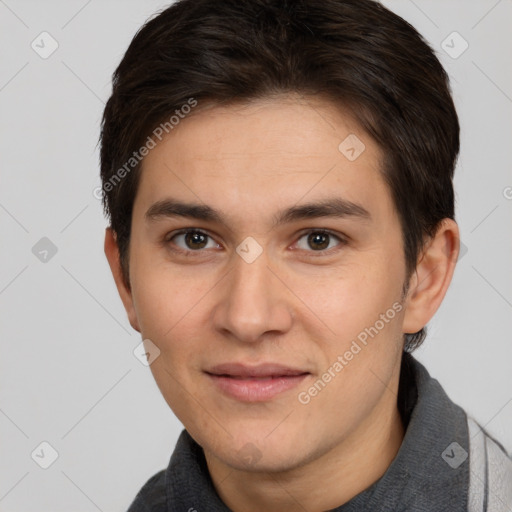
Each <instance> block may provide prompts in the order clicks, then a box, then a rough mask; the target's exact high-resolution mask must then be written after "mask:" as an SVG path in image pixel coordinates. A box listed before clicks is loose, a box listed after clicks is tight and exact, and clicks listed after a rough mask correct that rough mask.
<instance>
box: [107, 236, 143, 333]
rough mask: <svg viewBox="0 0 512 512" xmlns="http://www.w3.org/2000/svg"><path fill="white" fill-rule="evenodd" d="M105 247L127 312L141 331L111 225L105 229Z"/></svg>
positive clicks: (135, 326) (131, 322) (130, 319)
mask: <svg viewBox="0 0 512 512" xmlns="http://www.w3.org/2000/svg"><path fill="white" fill-rule="evenodd" d="M104 249H105V256H106V257H107V260H108V264H109V266H110V270H111V272H112V276H113V277H114V281H115V283H116V287H117V291H118V292H119V296H120V297H121V300H122V301H123V305H124V309H125V310H126V313H127V315H128V320H129V321H130V325H131V326H132V327H133V328H134V329H135V330H136V331H138V332H140V326H139V322H138V319H137V313H136V311H135V307H134V305H133V298H132V292H131V290H130V289H129V288H128V287H127V286H126V283H125V282H124V279H123V272H122V269H121V260H120V257H119V247H118V245H117V240H116V236H115V233H114V231H113V230H112V228H110V227H108V228H106V230H105V243H104Z"/></svg>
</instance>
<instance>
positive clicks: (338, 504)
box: [101, 0, 512, 512]
mask: <svg viewBox="0 0 512 512" xmlns="http://www.w3.org/2000/svg"><path fill="white" fill-rule="evenodd" d="M101 137H102V139H101V143H102V146H101V175H102V180H103V192H104V206H105V211H106V213H107V214H108V216H109V218H110V227H109V228H108V229H107V231H106V237H105V252H106V255H107V258H108V261H109V263H110V266H111V269H112V273H113V276H114V279H115V282H116V285H117V288H118V290H119V293H120V296H121V299H122V301H123V304H124V306H125V308H126V311H127V314H128V317H129V320H130V323H131V325H132V327H133V328H134V329H136V330H137V331H138V332H140V333H141V336H142V338H143V340H144V344H145V347H146V351H147V357H148V361H149V362H150V367H151V370H152V373H153V375H154V377H155V380H156V382H157V384H158V386H159V388H160V390H161V392H162V394H163V396H164V398H165V399H166V401H167V403H168V404H169V406H170V407H171V409H172V410H173V412H174V413H175V414H176V416H177V417H178V419H179V420H180V421H181V422H182V423H183V425H184V427H185V430H184V431H183V432H182V434H181V436H180V439H179V441H178V443H177V446H176V448H175V451H174V453H173V455H172V457H171V460H170V464H169V467H168V468H167V469H166V470H163V471H161V472H159V473H158V474H156V475H155V476H154V477H152V478H151V479H150V480H149V481H148V482H147V483H146V485H145V486H144V487H143V489H142V490H141V491H140V492H139V493H138V495H137V496H136V498H135V500H134V502H133V503H132V505H131V507H130V509H129V510H130V512H135V511H146V510H147V511H149V510H151V511H162V512H163V511H194V510H197V511H201V510H208V511H227V510H232V511H235V512H245V511H266V512H272V511H277V510H279V511H282V510H289V511H296V510H297V511H299V510H300V511H303V510H308V511H315V512H317V511H318V512H319V511H324V510H337V511H343V512H347V511H350V512H351V511H361V510H372V511H397V510H403V511H406V510H407V511H409V510H410V511H415V512H417V511H427V510H428V511H436V512H439V511H444V510H446V511H448V510H449V511H451V512H455V511H461V512H462V511H466V510H471V511H480V510H489V511H490V510H496V511H497V510H500V511H501V510H503V511H505V510H510V509H511V508H512V462H511V460H510V459H509V457H508V455H507V454H506V453H505V450H504V449H503V448H502V447H501V445H499V444H498V443H497V442H496V441H494V440H493V439H491V438H490V437H489V436H488V435H487V434H486V433H485V432H484V431H483V430H482V429H481V428H480V427H479V426H478V425H477V424H476V423H475V422H474V421H473V420H471V419H469V418H468V417H467V415H466V414H465V412H464V411H463V410H462V409H461V408H460V407H458V406H457V405H455V404H454V403H452V402H451V401H450V400H449V398H448V397H447V396H446V394H445V393H444V391H443V390H442V388H441V387H440V385H439V384H438V382H437V381H435V380H434V379H432V378H431V377H430V376H429V374H428V372H427V370H426V369H425V368H424V367H423V366H422V365H421V364H420V363H418V362H417V361H416V360H415V359H414V358H413V357H412V355H411V354H410V352H411V351H412V350H414V348H416V347H417V346H419V345H420V344H421V343H422V341H423V340H424V338H425V334H426V331H425V325H426V324H427V323H428V321H429V320H430V319H431V318H432V316H433V315H434V313H435V311H436V310H437V309H438V307H439V305H440V304H441V302H442V300H443V298H444V296H445V293H446V290H447V288H448V286H449V284H450V281H451V278H452V275H453V272H454V268H455V265H456V261H457V256H458V252H459V231H458V227H457V224H456V222H455V220H454V199H453V185H452V178H453V171H454V167H455V162H456V158H457V154H458V151H459V124H458V119H457V114H456V112H455V108H454V105H453V102H452V99H451V95H450V91H449V85H448V79H447V75H446V73H445V71H444V70H443V68H442V66H441V65H440V63H439V61H438V60H437V58H436V57H435V55H434V54H433V52H432V50H431V49H430V47H429V46H428V45H427V44H426V43H425V41H424V40H423V39H422V38H421V36H419V34H418V33H417V32H416V31H415V30H414V29H413V28H412V27H411V26H410V25H409V24H408V23H406V22H405V21H404V20H402V19H401V18H400V17H398V16H396V15H395V14H393V13H391V12H390V11H388V10H386V9H385V8H384V7H382V6H381V5H380V4H378V3H375V2H373V1H370V0H363V1H362V0H347V1H344V0H326V1H322V2H315V1H314V0H301V1H300V0H299V1H296V2H290V1H284V0H244V1H240V0H236V1H235V0H221V1H218V2H215V3H212V2H208V1H206V0H182V1H180V2H178V3H176V4H173V5H172V6H171V7H169V8H168V9H167V10H165V11H163V12H162V13H161V14H160V15H158V16H157V17H155V18H154V19H152V20H151V21H149V22H148V23H147V24H146V25H145V26H144V27H143V28H142V29H141V30H140V31H139V32H138V34H137V35H136V36H135V38H134V40H133V41H132V43H131V45H130V47H129V48H128V50H127V52H126V54H125V56H124V58H123V60H122V62H121V64H120V65H119V67H118V69H117V70H116V73H115V75H114V87H113V94H112V97H111V98H110V100H109V101H108V103H107V106H106V108H105V113H104V119H103V128H102V136H101Z"/></svg>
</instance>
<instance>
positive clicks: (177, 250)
mask: <svg viewBox="0 0 512 512" xmlns="http://www.w3.org/2000/svg"><path fill="white" fill-rule="evenodd" d="M189 233H195V234H201V235H205V236H207V237H208V238H210V239H211V240H214V241H215V239H214V238H213V237H212V236H211V235H210V234H208V233H207V232H206V231H203V230H202V229H195V228H185V229H181V230H179V231H176V232H172V233H169V234H167V235H166V236H165V238H164V244H165V245H166V246H167V247H168V248H169V249H170V250H171V251H173V252H175V253H178V254H185V255H187V256H189V255H190V256H192V255H196V254H197V255H199V254H200V253H202V252H204V249H197V250H185V249H181V248H176V247H172V239H173V238H175V237H177V236H179V235H186V234H189ZM312 233H315V234H322V235H329V236H330V237H333V238H335V239H337V240H338V245H336V246H335V247H331V248H330V249H325V250H318V251H314V250H306V249H294V250H298V251H305V252H307V253H309V255H310V256H313V257H315V258H316V257H322V256H330V255H331V254H332V252H333V251H337V250H340V249H341V247H343V246H344V245H346V244H347V243H348V242H347V240H346V239H345V238H344V237H342V236H340V235H339V234H337V233H334V232H332V231H330V230H328V229H323V228H319V229H308V230H307V231H304V232H301V233H300V235H299V237H298V239H297V241H296V242H295V244H296V243H297V242H298V241H299V240H300V239H301V238H303V237H304V236H307V235H310V234H312ZM216 243H217V242H216ZM295 244H294V245H295Z"/></svg>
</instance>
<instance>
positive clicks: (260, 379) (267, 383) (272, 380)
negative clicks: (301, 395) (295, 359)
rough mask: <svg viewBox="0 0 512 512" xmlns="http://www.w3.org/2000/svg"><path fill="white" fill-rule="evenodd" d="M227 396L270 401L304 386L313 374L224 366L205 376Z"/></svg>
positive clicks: (281, 368) (268, 367) (272, 366)
mask: <svg viewBox="0 0 512 512" xmlns="http://www.w3.org/2000/svg"><path fill="white" fill-rule="evenodd" d="M205 373H206V374H207V376H208V377H209V379H210V380H211V381H212V382H213V383H214V384H215V386H216V389H217V390H218V391H221V392H222V393H223V394H224V395H227V396H229V397H230V398H234V399H236V400H238V401H242V402H264V401H269V400H271V399H272V398H273V397H275V396H277V395H278V394H280V393H283V392H285V391H288V390H290V389H292V388H294V387H295V386H297V385H298V384H299V383H300V382H302V381H303V380H304V379H305V378H306V377H307V376H308V375H310V372H308V371H307V370H304V369H300V368H292V367H289V366H284V365H280V364H273V363H267V364H260V365H257V366H247V365H244V364H241V363H225V364H220V365H217V366H213V367H212V368H210V369H209V370H208V371H206V372H205Z"/></svg>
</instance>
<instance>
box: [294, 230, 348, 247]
mask: <svg viewBox="0 0 512 512" xmlns="http://www.w3.org/2000/svg"><path fill="white" fill-rule="evenodd" d="M342 242H343V240H342V239H341V238H340V237H338V236H336V235H333V234H332V233H328V232H326V231H310V232H309V233H306V234H305V235H303V236H301V237H300V238H299V240H298V242H297V247H298V248H299V249H304V250H306V251H325V250H326V249H332V248H333V247H336V246H337V245H340V244H341V243H342Z"/></svg>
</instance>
